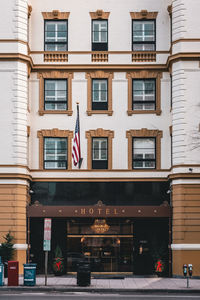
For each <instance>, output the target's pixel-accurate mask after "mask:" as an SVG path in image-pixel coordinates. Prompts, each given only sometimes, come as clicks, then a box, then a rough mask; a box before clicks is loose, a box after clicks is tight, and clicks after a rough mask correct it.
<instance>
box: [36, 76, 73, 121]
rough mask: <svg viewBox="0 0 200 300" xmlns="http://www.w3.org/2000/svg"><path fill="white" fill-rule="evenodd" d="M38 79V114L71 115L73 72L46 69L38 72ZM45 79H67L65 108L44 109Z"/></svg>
mask: <svg viewBox="0 0 200 300" xmlns="http://www.w3.org/2000/svg"><path fill="white" fill-rule="evenodd" d="M37 78H38V79H39V111H38V113H39V115H40V116H43V115H44V114H67V115H68V116H71V115H72V113H73V111H72V79H73V73H71V72H70V73H69V72H65V71H47V72H39V73H38V75H37ZM45 79H52V80H67V109H65V110H63V109H62V110H54V109H53V110H45V93H44V92H45Z"/></svg>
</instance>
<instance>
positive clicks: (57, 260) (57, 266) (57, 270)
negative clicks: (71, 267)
mask: <svg viewBox="0 0 200 300" xmlns="http://www.w3.org/2000/svg"><path fill="white" fill-rule="evenodd" d="M54 253H55V257H54V260H53V272H54V274H55V275H56V276H60V275H63V273H64V258H63V255H62V250H61V248H60V247H59V246H58V245H57V247H56V249H55V251H54Z"/></svg>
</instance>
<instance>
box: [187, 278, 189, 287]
mask: <svg viewBox="0 0 200 300" xmlns="http://www.w3.org/2000/svg"><path fill="white" fill-rule="evenodd" d="M187 288H189V276H187Z"/></svg>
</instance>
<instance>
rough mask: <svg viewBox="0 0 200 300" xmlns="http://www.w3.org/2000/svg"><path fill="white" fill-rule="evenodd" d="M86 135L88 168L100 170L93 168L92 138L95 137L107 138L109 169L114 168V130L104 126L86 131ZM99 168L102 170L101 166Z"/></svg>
mask: <svg viewBox="0 0 200 300" xmlns="http://www.w3.org/2000/svg"><path fill="white" fill-rule="evenodd" d="M85 137H86V138H87V141H88V142H87V168H88V170H98V169H93V168H92V160H93V159H92V158H93V153H92V139H93V138H107V169H103V170H112V139H113V138H114V131H112V130H104V129H103V128H98V129H96V130H89V131H86V134H85ZM99 170H101V169H100V168H99Z"/></svg>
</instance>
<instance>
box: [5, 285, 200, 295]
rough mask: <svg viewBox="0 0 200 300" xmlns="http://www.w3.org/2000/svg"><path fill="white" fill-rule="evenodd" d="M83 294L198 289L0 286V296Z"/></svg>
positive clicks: (169, 292) (184, 292) (199, 290)
mask: <svg viewBox="0 0 200 300" xmlns="http://www.w3.org/2000/svg"><path fill="white" fill-rule="evenodd" d="M14 291H15V292H22V291H23V292H24V291H26V292H66V293H67V292H68V293H71V292H85V293H94V294H100V293H104V294H108V293H111V294H131V293H132V294H136V293H140V294H147V293H151V294H158V293H159V294H173V293H176V294H191V293H194V294H197V293H198V294H200V289H191V288H183V289H126V288H125V289H113V288H110V289H109V288H93V287H91V288H89V287H66V286H58V287H55V286H47V287H45V286H35V287H33V286H32V287H31V286H18V287H7V286H6V287H5V286H0V294H1V292H14Z"/></svg>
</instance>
